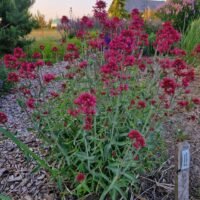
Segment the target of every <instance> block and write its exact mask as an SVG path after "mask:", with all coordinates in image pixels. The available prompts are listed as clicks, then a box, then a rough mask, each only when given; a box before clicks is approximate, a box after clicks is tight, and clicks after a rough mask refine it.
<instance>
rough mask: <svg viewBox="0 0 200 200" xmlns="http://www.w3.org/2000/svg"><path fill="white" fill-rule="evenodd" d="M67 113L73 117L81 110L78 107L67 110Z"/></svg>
mask: <svg viewBox="0 0 200 200" xmlns="http://www.w3.org/2000/svg"><path fill="white" fill-rule="evenodd" d="M67 113H68V114H69V115H71V116H72V117H77V116H78V114H79V113H80V111H79V110H78V109H74V110H72V109H69V110H68V111H67Z"/></svg>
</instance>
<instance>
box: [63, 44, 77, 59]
mask: <svg viewBox="0 0 200 200" xmlns="http://www.w3.org/2000/svg"><path fill="white" fill-rule="evenodd" d="M77 58H79V50H78V48H77V47H76V45H75V44H71V43H70V44H68V45H67V53H66V54H65V55H64V60H65V61H68V62H72V61H74V59H77Z"/></svg>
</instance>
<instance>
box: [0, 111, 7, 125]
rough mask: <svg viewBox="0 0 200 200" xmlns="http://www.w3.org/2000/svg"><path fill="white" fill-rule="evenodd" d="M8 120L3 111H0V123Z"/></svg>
mask: <svg viewBox="0 0 200 200" xmlns="http://www.w3.org/2000/svg"><path fill="white" fill-rule="evenodd" d="M7 121H8V118H7V115H6V114H5V113H3V112H0V124H5V123H6V122H7Z"/></svg>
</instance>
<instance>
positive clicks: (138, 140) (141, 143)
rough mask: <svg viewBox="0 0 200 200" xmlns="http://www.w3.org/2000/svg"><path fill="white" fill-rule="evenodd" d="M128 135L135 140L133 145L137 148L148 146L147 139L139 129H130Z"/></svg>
mask: <svg viewBox="0 0 200 200" xmlns="http://www.w3.org/2000/svg"><path fill="white" fill-rule="evenodd" d="M128 137H129V138H130V139H131V140H134V142H133V146H134V147H135V148H136V149H140V148H142V147H145V146H146V143H145V139H144V137H143V136H142V134H141V133H140V132H139V131H137V130H132V131H130V132H129V134H128Z"/></svg>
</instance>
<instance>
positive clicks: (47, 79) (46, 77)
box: [43, 73, 56, 83]
mask: <svg viewBox="0 0 200 200" xmlns="http://www.w3.org/2000/svg"><path fill="white" fill-rule="evenodd" d="M55 78H56V75H55V74H52V73H47V74H44V75H43V80H44V82H45V83H50V82H51V81H53V80H54V79H55Z"/></svg>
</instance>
